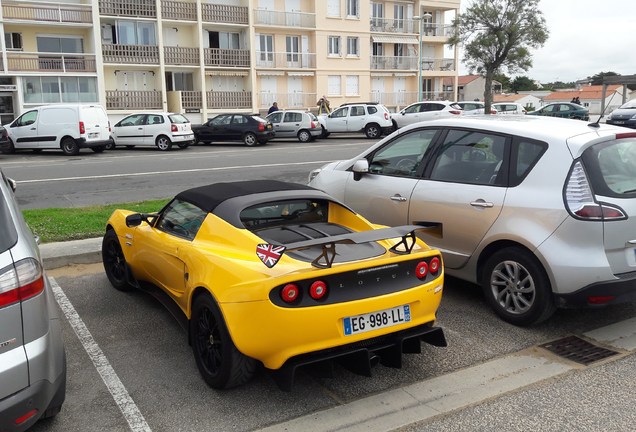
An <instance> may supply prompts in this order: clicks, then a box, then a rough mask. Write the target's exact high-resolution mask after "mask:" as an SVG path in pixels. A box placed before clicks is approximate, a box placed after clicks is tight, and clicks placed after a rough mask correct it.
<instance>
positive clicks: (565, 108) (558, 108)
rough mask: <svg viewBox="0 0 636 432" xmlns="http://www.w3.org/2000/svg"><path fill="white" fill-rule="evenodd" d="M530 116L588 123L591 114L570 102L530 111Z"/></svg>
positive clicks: (557, 103)
mask: <svg viewBox="0 0 636 432" xmlns="http://www.w3.org/2000/svg"><path fill="white" fill-rule="evenodd" d="M528 115H536V116H548V117H561V118H569V119H578V120H586V121H587V120H589V119H590V112H589V110H588V109H587V108H584V107H582V106H581V105H578V104H575V103H570V102H556V103H549V104H547V105H544V106H542V107H541V108H539V109H538V110H536V111H530V112H529V113H528Z"/></svg>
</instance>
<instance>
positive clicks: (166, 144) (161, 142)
mask: <svg viewBox="0 0 636 432" xmlns="http://www.w3.org/2000/svg"><path fill="white" fill-rule="evenodd" d="M156 144H157V148H158V149H159V150H162V151H167V150H170V149H171V148H172V142H171V141H170V139H168V137H165V136H163V135H161V136H159V137H157V142H156Z"/></svg>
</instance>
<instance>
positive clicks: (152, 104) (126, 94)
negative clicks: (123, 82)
mask: <svg viewBox="0 0 636 432" xmlns="http://www.w3.org/2000/svg"><path fill="white" fill-rule="evenodd" d="M161 101H162V97H161V92H160V91H153V90H130V91H126V90H106V109H108V110H146V109H163V105H162V102H161Z"/></svg>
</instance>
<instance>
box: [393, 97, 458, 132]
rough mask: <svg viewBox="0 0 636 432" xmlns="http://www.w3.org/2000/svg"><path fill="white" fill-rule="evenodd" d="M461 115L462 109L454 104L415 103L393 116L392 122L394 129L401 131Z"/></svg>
mask: <svg viewBox="0 0 636 432" xmlns="http://www.w3.org/2000/svg"><path fill="white" fill-rule="evenodd" d="M461 113H462V107H460V106H459V105H457V104H455V103H453V102H448V101H436V102H429V101H424V102H415V103H412V104H411V105H409V106H407V107H406V108H404V109H402V110H401V111H400V112H397V113H393V114H391V121H392V122H393V128H394V129H399V128H401V127H404V126H406V125H410V124H413V123H417V122H420V121H425V120H435V119H438V118H442V117H452V116H454V115H460V114H461Z"/></svg>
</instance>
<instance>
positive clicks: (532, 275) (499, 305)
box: [481, 247, 556, 326]
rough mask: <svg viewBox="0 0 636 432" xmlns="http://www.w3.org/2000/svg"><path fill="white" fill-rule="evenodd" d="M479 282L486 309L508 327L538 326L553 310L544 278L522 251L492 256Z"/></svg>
mask: <svg viewBox="0 0 636 432" xmlns="http://www.w3.org/2000/svg"><path fill="white" fill-rule="evenodd" d="M481 282H482V289H483V291H484V295H485V296H486V300H487V301H488V303H489V304H490V306H491V307H492V308H493V309H494V310H495V312H496V313H497V315H499V316H500V317H501V318H502V319H503V320H504V321H507V322H509V323H511V324H514V325H518V326H527V325H533V324H538V323H540V322H542V321H545V320H547V319H548V318H550V317H551V316H552V314H554V312H555V311H556V305H555V303H554V297H553V295H552V287H551V285H550V280H549V279H548V275H547V274H546V272H545V269H544V268H543V266H542V265H541V263H540V262H539V260H537V258H536V257H535V256H534V255H532V254H531V253H530V252H528V251H526V250H525V249H522V248H519V247H508V248H504V249H502V250H500V251H498V252H496V253H494V254H493V255H492V256H491V257H490V258H488V260H487V261H486V263H485V265H484V271H483V273H482V278H481Z"/></svg>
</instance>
